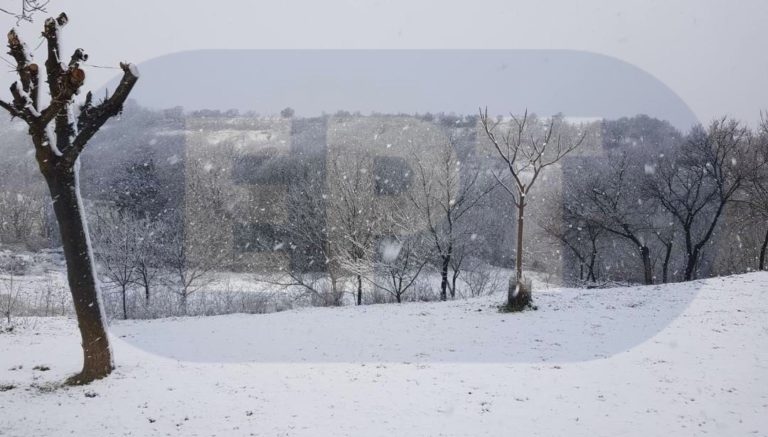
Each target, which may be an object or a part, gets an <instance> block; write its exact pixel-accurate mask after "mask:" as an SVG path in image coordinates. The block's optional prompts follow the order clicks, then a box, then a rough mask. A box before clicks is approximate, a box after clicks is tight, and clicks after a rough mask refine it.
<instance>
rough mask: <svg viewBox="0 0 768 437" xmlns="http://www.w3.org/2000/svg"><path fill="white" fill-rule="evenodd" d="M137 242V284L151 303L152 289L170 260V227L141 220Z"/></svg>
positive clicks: (158, 222)
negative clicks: (165, 264)
mask: <svg viewBox="0 0 768 437" xmlns="http://www.w3.org/2000/svg"><path fill="white" fill-rule="evenodd" d="M138 225H139V227H138V229H137V230H138V235H137V241H136V259H135V263H136V281H135V282H136V284H138V285H139V286H140V287H141V288H143V289H144V300H145V303H146V304H147V305H149V303H150V299H151V295H152V287H153V285H154V284H155V283H156V282H157V281H158V279H159V278H160V274H161V272H162V269H163V267H164V263H165V262H166V261H167V259H168V253H167V244H168V242H169V236H170V235H171V233H170V227H169V226H168V224H167V223H165V222H162V221H153V220H150V219H146V218H144V219H140V220H139V223H138Z"/></svg>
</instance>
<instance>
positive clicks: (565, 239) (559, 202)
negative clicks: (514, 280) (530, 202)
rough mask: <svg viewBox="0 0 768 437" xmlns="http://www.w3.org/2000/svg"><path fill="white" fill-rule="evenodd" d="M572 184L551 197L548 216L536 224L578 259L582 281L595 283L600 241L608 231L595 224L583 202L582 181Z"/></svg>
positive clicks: (597, 276) (542, 217)
mask: <svg viewBox="0 0 768 437" xmlns="http://www.w3.org/2000/svg"><path fill="white" fill-rule="evenodd" d="M569 182H570V183H567V184H565V185H564V186H563V187H562V189H561V190H562V192H555V193H551V195H550V196H548V198H549V199H551V200H550V202H549V203H550V205H548V208H547V209H546V211H547V214H544V215H543V216H541V217H539V218H538V220H537V223H538V225H539V226H540V227H541V228H542V229H543V230H544V232H546V234H547V235H549V237H550V238H552V239H553V240H555V241H556V242H558V243H560V244H562V245H563V246H564V247H565V248H566V249H567V250H568V251H569V252H570V253H571V254H572V255H573V256H574V257H575V258H576V260H577V261H578V264H579V277H578V278H579V281H587V282H591V283H595V282H597V280H598V278H599V275H598V264H597V262H598V255H599V241H600V240H601V239H602V238H603V234H604V232H605V231H604V229H603V227H601V226H600V225H599V224H597V223H596V222H595V221H594V220H592V217H591V214H590V212H589V209H588V208H587V204H586V203H585V202H584V201H583V199H581V194H583V190H582V189H581V182H582V180H576V181H573V180H571V181H569ZM585 269H586V272H585ZM585 273H586V274H585Z"/></svg>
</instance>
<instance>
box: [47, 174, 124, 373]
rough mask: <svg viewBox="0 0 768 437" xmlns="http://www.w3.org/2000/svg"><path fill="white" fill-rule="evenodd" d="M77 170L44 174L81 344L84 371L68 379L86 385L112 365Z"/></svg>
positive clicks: (106, 371)
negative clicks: (64, 261)
mask: <svg viewBox="0 0 768 437" xmlns="http://www.w3.org/2000/svg"><path fill="white" fill-rule="evenodd" d="M76 168H77V166H75V167H74V168H70V169H60V168H56V169H54V170H53V171H51V172H50V173H48V174H46V182H47V183H48V188H49V190H50V192H51V198H52V199H53V209H54V212H55V214H56V220H57V221H58V223H59V233H60V235H61V244H62V246H63V249H64V259H65V260H66V262H67V280H68V282H69V288H70V290H71V292H72V301H73V303H74V306H75V313H76V314H77V322H78V325H79V327H80V335H81V339H82V345H83V370H82V371H81V372H80V373H79V374H78V375H75V376H73V377H72V378H70V382H72V383H88V382H90V381H92V380H94V379H99V378H103V377H105V376H107V375H109V373H110V372H111V371H112V368H113V364H112V352H111V349H110V347H109V338H108V337H107V332H106V317H105V315H104V310H103V306H102V304H101V296H100V292H99V289H98V286H97V282H96V277H95V274H94V267H93V258H92V254H91V250H90V247H89V237H88V233H87V232H88V231H87V226H86V224H85V220H84V218H83V211H82V203H81V202H80V187H79V183H78V179H77V175H76V171H77V170H76Z"/></svg>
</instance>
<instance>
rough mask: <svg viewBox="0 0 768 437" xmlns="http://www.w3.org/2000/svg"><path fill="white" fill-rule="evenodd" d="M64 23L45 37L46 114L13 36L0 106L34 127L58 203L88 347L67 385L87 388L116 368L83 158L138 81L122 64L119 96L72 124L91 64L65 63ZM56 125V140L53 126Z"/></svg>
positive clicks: (35, 74)
mask: <svg viewBox="0 0 768 437" xmlns="http://www.w3.org/2000/svg"><path fill="white" fill-rule="evenodd" d="M67 22H68V18H67V15H66V14H64V13H62V14H60V15H59V16H58V17H57V18H49V19H47V20H46V21H45V25H44V29H43V36H44V37H45V39H46V41H47V59H46V62H45V72H46V76H47V81H48V90H49V93H50V96H51V99H50V103H49V105H48V106H47V107H43V106H42V105H41V104H40V101H39V100H40V99H39V97H40V87H39V83H38V82H39V73H40V68H39V67H38V65H37V64H35V63H33V62H32V57H31V54H30V53H29V52H28V51H27V47H26V45H25V44H24V43H23V42H22V41H21V40H20V39H19V37H18V36H17V34H16V32H15V31H14V30H11V31H10V32H9V33H8V47H9V48H10V52H9V53H10V54H11V56H12V57H13V58H14V59H15V60H16V71H17V73H18V76H19V81H17V82H15V83H14V84H13V85H12V86H11V94H12V95H13V102H12V103H7V102H5V101H0V106H1V107H3V108H4V109H5V110H7V111H8V112H9V113H10V114H11V115H12V116H13V117H18V118H20V119H22V120H24V121H25V122H26V123H27V124H28V125H29V135H30V136H31V137H32V142H33V143H34V146H35V156H36V158H37V163H38V166H39V168H40V172H41V173H42V175H43V177H44V178H45V181H46V183H47V184H48V188H49V191H50V194H51V198H52V199H53V201H54V202H53V208H54V212H55V214H56V220H57V221H58V223H59V231H60V233H61V239H62V245H63V248H64V257H65V259H66V262H67V278H68V281H69V287H70V291H71V293H72V298H73V299H72V300H73V302H74V305H75V312H76V314H77V320H78V326H79V328H80V334H81V336H82V346H83V369H82V371H81V372H80V373H79V374H77V375H75V376H73V377H72V378H70V379H69V381H68V382H69V383H77V384H84V383H88V382H90V381H92V380H94V379H98V378H103V377H105V376H107V375H109V374H110V373H111V372H112V369H113V362H112V353H111V351H110V348H109V337H108V336H107V332H106V325H105V316H104V309H103V306H102V304H101V296H100V292H99V288H98V285H97V281H96V279H95V273H94V265H93V255H92V254H91V248H90V243H89V237H88V228H87V225H86V222H85V219H84V215H83V204H82V201H81V198H80V184H79V181H78V169H79V164H78V158H79V157H80V154H81V153H82V151H83V149H85V147H86V145H87V144H88V141H89V140H90V139H91V138H92V137H93V135H94V134H96V132H98V130H99V129H100V128H101V126H103V125H104V123H106V121H107V120H108V119H109V118H111V117H113V116H115V115H117V114H119V113H120V111H121V109H122V106H123V103H124V102H125V100H126V98H127V97H128V94H129V93H130V92H131V89H133V86H134V85H135V84H136V81H137V80H138V78H139V73H138V70H137V69H136V67H134V66H133V65H132V64H126V63H123V64H120V67H121V68H122V70H123V77H122V79H121V80H120V83H119V84H118V86H117V88H116V89H115V92H114V94H112V96H110V97H107V98H105V99H104V100H103V101H102V102H100V103H98V104H94V102H93V96H92V94H91V93H90V92H89V93H88V94H87V95H86V98H85V102H84V103H83V104H82V106H81V107H80V113H79V115H78V116H77V117H75V115H74V110H73V105H74V102H73V99H74V96H75V95H76V94H78V93H79V91H80V87H81V86H82V85H83V82H84V81H85V72H84V71H83V70H82V69H81V68H80V67H81V65H82V63H83V62H84V61H86V60H87V59H88V56H87V55H86V54H85V51H83V49H77V50H75V52H74V53H73V54H72V56H71V58H70V59H69V62H65V60H64V59H65V58H64V55H63V54H62V53H61V48H60V44H59V41H60V39H59V33H60V31H61V28H62V27H63V26H64V25H66V24H67ZM52 122H53V124H54V128H53V132H52V133H51V132H49V130H48V126H49V125H50V124H51V123H52Z"/></svg>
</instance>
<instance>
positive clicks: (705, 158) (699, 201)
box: [643, 118, 760, 281]
mask: <svg viewBox="0 0 768 437" xmlns="http://www.w3.org/2000/svg"><path fill="white" fill-rule="evenodd" d="M670 155H671V156H665V157H664V158H663V159H660V160H659V162H658V164H657V165H656V169H655V171H654V172H653V173H652V174H650V175H648V176H647V178H646V180H645V183H644V184H643V189H644V190H645V193H646V195H647V196H648V197H649V198H651V199H654V200H655V201H657V202H659V204H660V205H661V207H662V208H664V209H665V210H666V211H667V212H668V213H669V214H670V215H671V216H672V217H673V219H674V222H675V224H676V226H677V227H678V229H679V230H680V234H681V237H682V238H683V240H684V250H685V271H684V274H683V278H684V280H686V281H688V280H691V279H695V278H696V276H697V274H698V268H699V264H700V261H701V258H702V254H703V251H704V248H705V247H706V245H707V243H709V241H710V239H711V238H712V236H713V235H714V233H715V229H716V228H717V225H718V223H719V222H720V218H721V216H722V215H723V212H724V211H725V208H726V206H727V205H729V204H730V203H732V202H733V201H734V200H735V199H736V196H737V195H738V194H739V193H740V192H741V191H742V190H743V188H744V187H745V185H746V183H747V182H748V181H749V179H750V178H751V177H752V175H754V172H755V171H756V170H757V168H758V166H759V162H760V159H759V157H758V156H757V151H756V150H755V148H754V143H753V140H752V138H751V136H750V134H749V131H748V130H747V129H746V128H745V127H744V126H743V125H741V124H740V123H739V122H737V121H735V120H729V119H726V118H722V119H719V120H716V121H714V122H712V123H711V124H710V125H709V127H708V128H703V127H700V126H699V127H696V128H694V129H693V130H692V132H691V133H690V134H689V136H688V137H687V138H686V140H685V143H684V144H683V145H682V147H680V149H679V150H678V151H676V152H675V153H671V154H670Z"/></svg>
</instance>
